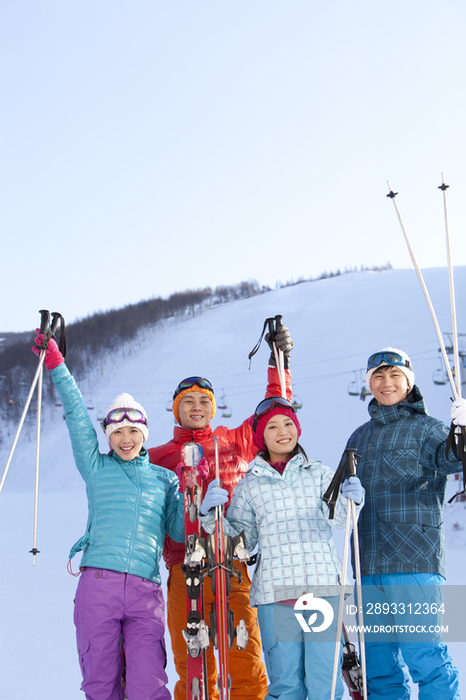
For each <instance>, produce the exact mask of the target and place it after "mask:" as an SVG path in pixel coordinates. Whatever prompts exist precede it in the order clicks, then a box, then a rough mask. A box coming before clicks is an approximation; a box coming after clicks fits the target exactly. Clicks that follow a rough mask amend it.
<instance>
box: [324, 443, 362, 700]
mask: <svg viewBox="0 0 466 700" xmlns="http://www.w3.org/2000/svg"><path fill="white" fill-rule="evenodd" d="M355 451H356V450H354V449H346V450H345V454H346V466H347V472H348V477H350V476H356V464H355V458H354V453H355ZM342 462H343V459H342ZM340 464H341V463H340ZM351 521H352V524H353V546H354V559H355V569H356V592H357V602H358V618H359V627H360V629H361V632H360V636H359V653H360V657H361V674H362V682H363V698H364V700H367V687H366V655H365V647H364V632H363V627H362V625H363V619H362V591H361V588H362V586H361V567H360V561H359V540H358V526H357V514H356V505H355V503H354V501H353V500H352V499H351V498H349V499H348V508H347V511H346V527H345V541H344V546H343V561H342V567H341V580H340V600H339V605H338V618H337V636H336V640H335V656H334V660H333V674H332V688H331V692H330V700H334V698H335V690H336V684H337V672H338V660H339V657H340V645H341V630H342V626H343V605H344V600H345V588H346V568H347V566H348V550H349V539H350V523H351Z"/></svg>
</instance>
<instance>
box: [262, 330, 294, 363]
mask: <svg viewBox="0 0 466 700" xmlns="http://www.w3.org/2000/svg"><path fill="white" fill-rule="evenodd" d="M265 340H266V341H267V344H268V346H269V347H270V349H271V351H272V353H271V355H270V359H269V366H270V367H276V366H277V363H276V361H275V355H274V352H273V344H274V343H275V347H276V348H277V350H281V351H282V352H283V360H284V365H285V369H288V368H289V365H290V352H291V350H293V341H292V340H291V335H290V331H289V330H288V328H287V327H286V326H283V325H282V324H281V323H279V324H277V328H276V331H275V332H274V333H273V335H272V334H271V333H267V335H266V336H265Z"/></svg>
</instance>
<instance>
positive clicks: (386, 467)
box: [347, 348, 466, 700]
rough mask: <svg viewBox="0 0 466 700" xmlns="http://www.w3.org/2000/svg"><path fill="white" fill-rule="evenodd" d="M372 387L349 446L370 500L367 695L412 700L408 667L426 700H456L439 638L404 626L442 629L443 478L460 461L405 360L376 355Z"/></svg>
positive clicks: (363, 539)
mask: <svg viewBox="0 0 466 700" xmlns="http://www.w3.org/2000/svg"><path fill="white" fill-rule="evenodd" d="M366 381H367V384H368V386H369V388H370V389H371V392H372V393H373V395H374V398H373V399H372V401H371V402H370V404H369V407H368V411H369V415H370V417H371V419H370V421H369V422H367V423H365V424H364V425H362V426H360V427H359V428H358V429H357V430H355V432H354V433H353V434H352V435H351V437H350V439H349V440H348V443H347V447H348V448H353V449H355V450H356V453H357V455H358V457H357V465H358V476H359V478H360V480H361V482H362V485H363V486H364V488H365V491H366V500H365V506H364V508H363V509H362V511H361V514H360V517H359V546H360V557H361V574H362V583H363V586H364V588H363V593H362V595H363V610H364V623H365V626H366V661H367V684H368V691H369V693H370V696H371V700H377V699H378V698H384V700H408V698H409V697H410V684H409V675H408V672H407V670H406V667H407V668H408V670H409V674H410V675H411V678H412V680H413V681H414V682H415V683H418V684H419V698H420V699H422V700H438V698H442V700H459V698H460V694H459V682H458V670H457V669H456V668H455V667H454V666H453V663H452V660H451V657H450V655H449V653H448V650H447V647H446V645H445V643H444V642H443V639H442V637H441V635H440V634H439V633H433V634H429V635H428V636H422V634H414V635H413V634H412V626H410V624H407V623H416V624H417V623H419V622H422V623H423V624H424V625H425V624H426V623H427V622H429V623H432V622H434V623H435V624H437V623H438V620H439V618H438V615H435V614H431V613H433V612H435V611H437V610H438V608H440V607H441V602H442V600H443V599H442V592H441V588H440V586H441V585H442V584H443V582H444V580H445V534H444V529H443V524H442V512H443V506H444V503H445V492H446V484H447V476H448V474H452V473H455V472H458V471H460V469H461V462H460V461H459V460H458V459H456V458H455V456H454V455H453V454H452V453H451V452H450V453H449V454H448V455H447V450H446V441H447V437H448V433H449V429H448V427H447V426H446V425H445V424H444V423H442V422H441V421H439V420H437V419H436V418H433V417H432V416H429V415H428V412H427V408H426V405H425V403H424V400H423V398H422V395H421V393H420V391H419V389H418V387H417V386H415V384H414V372H413V369H412V365H411V361H410V359H409V357H408V356H407V355H406V353H404V352H402V351H400V350H396V349H395V348H385V349H384V350H382V351H380V352H378V353H375V354H374V355H371V357H370V358H369V360H368V366H367V374H366ZM452 420H453V422H454V423H455V424H456V425H458V426H464V425H466V400H465V399H458V400H457V401H455V402H454V404H453V408H452ZM419 604H421V606H422V605H423V606H424V610H428V611H429V614H428V615H427V617H424V616H423V619H422V620H420V618H419V615H416V617H414V615H411V613H412V612H414V611H415V610H416V609H419ZM426 606H427V607H426ZM421 609H422V608H421ZM369 625H371V628H370V629H371V633H369V634H368V633H367V630H368V629H369V627H368V626H369ZM426 626H427V627H428V628H429V625H426ZM434 626H435V625H434ZM381 627H382V628H383V630H384V632H383V633H382V632H381ZM408 628H409V631H408ZM374 629H375V630H376V631H379V633H378V634H375V633H374ZM416 629H419V628H418V627H416ZM387 630H388V632H387Z"/></svg>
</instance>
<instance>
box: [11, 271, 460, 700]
mask: <svg viewBox="0 0 466 700" xmlns="http://www.w3.org/2000/svg"><path fill="white" fill-rule="evenodd" d="M424 274H425V280H426V284H427V287H428V289H429V292H430V295H431V298H432V301H433V304H434V307H435V309H436V311H437V314H438V316H439V322H440V326H441V328H442V330H444V331H449V329H450V328H451V321H450V303H449V297H448V278H447V272H446V269H443V268H442V269H432V270H426V271H425V273H424ZM455 285H456V296H457V299H458V300H464V299H465V298H466V268H465V267H462V268H458V269H457V270H455ZM458 306H459V308H458V328H459V331H460V333H461V332H465V333H466V309H465V307H464V304H463V305H461V306H460V305H459V304H458ZM35 307H36V304H35V303H34V304H33V305H32V307H31V328H32V327H34V325H35V323H36V318H35ZM38 308H39V306H38ZM277 313H281V314H283V317H284V322H285V323H286V324H287V325H288V327H289V328H290V331H291V334H292V337H293V340H294V344H295V348H294V350H293V352H292V366H291V369H292V374H293V381H294V388H295V393H296V394H297V395H298V396H299V398H300V399H301V400H302V403H303V408H302V409H301V411H300V413H299V418H300V421H301V425H302V428H303V436H302V439H301V442H302V444H303V445H304V447H305V449H306V451H307V453H308V454H309V456H310V457H313V458H315V459H320V460H322V461H323V462H324V463H326V464H328V465H329V466H331V467H332V468H336V466H337V464H338V461H339V459H340V456H341V453H342V450H343V448H344V446H345V443H346V439H347V437H348V436H349V434H350V433H351V431H352V430H353V429H354V428H355V427H357V426H358V425H360V424H361V423H362V422H364V421H365V420H366V419H367V417H368V416H367V403H368V401H366V402H363V401H361V400H359V398H358V397H354V396H350V395H349V394H348V391H347V389H348V386H349V385H350V384H351V383H352V382H354V381H355V380H356V379H358V378H359V372H360V370H362V368H363V367H364V365H365V361H366V359H367V357H368V355H369V354H370V353H371V352H373V351H376V350H379V349H381V348H382V347H385V346H389V345H390V346H395V347H400V348H403V349H404V350H406V351H407V352H408V354H409V355H410V356H411V359H412V360H413V364H414V370H415V373H416V383H417V384H418V385H419V386H420V388H421V391H422V392H423V394H424V396H425V398H426V401H427V405H428V406H429V409H430V412H431V413H432V414H433V415H435V416H437V417H438V418H441V419H442V420H444V421H445V422H447V423H448V422H449V411H450V400H449V397H450V394H451V392H450V389H449V387H448V386H437V385H434V383H433V382H432V376H433V373H434V372H435V370H437V369H439V368H440V366H441V365H440V360H439V357H440V355H439V352H438V343H437V340H436V337H435V333H434V329H433V325H432V322H431V319H430V316H429V313H428V310H427V305H426V303H425V300H424V298H423V295H422V292H421V290H420V286H419V283H418V280H417V277H416V274H415V273H414V272H413V271H410V270H392V271H386V272H383V273H378V272H365V273H353V274H348V275H342V276H340V277H335V278H332V279H328V280H320V281H317V282H308V283H303V284H300V285H296V286H294V287H287V288H284V289H280V290H276V291H271V292H268V293H266V294H263V295H260V296H256V297H253V298H250V299H247V300H242V301H238V302H234V303H230V304H228V305H224V306H221V307H219V308H216V309H213V310H210V311H206V312H205V313H203V314H201V315H199V316H196V317H195V318H189V319H187V320H184V321H167V322H166V323H165V324H164V325H163V326H159V327H157V328H155V329H153V330H150V331H145V332H144V333H143V334H141V337H140V338H139V340H138V342H137V343H134V344H133V345H132V346H131V347H130V348H126V349H125V350H124V351H122V352H121V353H120V354H118V355H115V356H112V357H111V358H108V359H107V360H106V361H105V362H103V363H99V365H98V366H95V367H93V368H90V371H89V376H88V377H87V379H86V381H84V382H81V389H82V391H83V394H84V396H85V398H86V402H87V404H88V405H89V406H93V409H92V415H93V416H94V420H95V422H96V426H97V417H98V416H99V415H101V414H103V413H104V412H105V410H106V408H107V407H108V405H109V404H110V403H111V401H112V399H113V398H114V396H115V395H116V394H117V393H120V392H121V391H127V392H129V393H132V394H133V395H134V396H135V397H136V398H137V400H138V401H140V402H141V403H142V404H143V405H144V406H145V408H146V410H147V411H148V414H149V419H150V435H149V440H148V445H149V446H152V445H156V444H160V443H163V442H166V441H167V440H168V439H169V438H170V437H171V433H172V429H173V417H172V415H171V413H170V412H168V411H167V410H166V404H167V402H168V401H169V400H170V398H171V395H172V392H173V389H174V387H175V386H176V384H177V383H178V381H179V380H180V379H182V378H183V377H186V376H189V375H192V374H201V375H204V376H206V377H208V378H209V379H210V380H211V381H212V382H213V384H214V387H215V388H216V395H217V397H218V398H221V397H222V395H223V394H224V396H225V400H226V403H227V404H228V406H229V408H230V409H231V412H232V415H231V418H223V417H222V411H221V410H219V411H218V413H217V415H216V417H215V419H214V425H216V424H220V423H223V424H226V425H228V426H230V427H235V426H237V425H239V424H240V423H241V421H242V420H243V419H244V418H246V417H247V416H248V415H250V413H252V411H253V410H254V408H255V406H256V404H257V403H258V402H259V401H260V399H261V398H262V397H263V393H264V388H265V377H266V364H267V359H268V348H267V346H265V345H264V346H263V347H261V349H260V351H259V353H258V354H257V355H256V356H255V357H254V359H253V361H252V367H251V369H250V370H249V369H248V364H249V363H248V359H247V356H248V352H249V351H250V350H251V349H252V347H253V346H254V345H255V343H256V341H257V339H258V337H259V334H260V331H261V329H262V324H263V321H264V319H265V318H266V317H267V316H271V315H272V316H273V315H275V314H277ZM465 340H466V338H465ZM447 344H448V341H447ZM72 352H73V349H72V347H71V348H69V354H70V355H71V354H72ZM31 379H32V377H31ZM3 428H4V430H3V435H4V438H5V442H4V447H3V450H2V451H0V472H1V473H3V468H4V465H5V463H6V460H7V456H8V452H9V449H10V446H11V442H12V440H13V434H14V431H15V429H16V426H9V428H8V427H7V426H3ZM8 430H9V435H8ZM97 430H98V433H99V435H100V436H101V439H102V443H101V445H102V450H105V449H106V443H105V439H104V436H103V433H102V432H101V429H100V427H98V426H97ZM34 461H35V443H34V435H33V434H31V431H24V433H23V434H22V436H21V438H20V441H19V444H18V447H17V450H16V453H15V457H14V459H13V462H12V465H11V468H10V472H9V474H8V477H7V480H6V483H5V487H4V490H3V492H2V493H1V494H0V560H1V562H2V567H1V570H0V667H1V678H2V692H1V696H2V698H4V699H5V700H30V698H31V696H32V695H33V697H34V698H35V700H45V699H46V698H47V699H49V698H60V699H61V700H78V699H79V698H82V693H81V692H80V690H79V685H80V672H79V667H78V660H77V655H76V651H75V643H74V626H73V621H72V614H73V594H74V590H75V586H76V580H75V579H74V578H73V577H72V576H70V575H69V574H68V573H67V572H66V564H67V556H68V552H69V549H70V547H71V545H72V544H73V543H74V542H75V541H76V540H77V539H78V537H79V536H80V535H81V534H82V532H83V530H84V527H85V523H86V514H87V513H86V500H85V493H84V485H83V482H82V481H81V479H80V477H79V475H78V473H77V471H76V469H75V468H74V463H73V458H72V454H71V449H70V445H69V440H68V434H67V430H66V426H65V423H64V421H63V419H62V415H61V409H60V407H54V408H53V409H52V410H49V409H47V410H46V411H45V412H44V426H43V431H42V439H41V489H40V509H39V535H38V548H39V549H40V551H41V553H40V554H39V555H38V556H37V564H36V566H35V567H33V566H32V556H31V554H30V553H29V550H30V549H31V547H32V542H33V539H32V537H33V492H34ZM456 485H457V484H456ZM449 487H450V488H451V489H453V490H454V489H455V484H454V483H453V482H452V483H451V484H450V485H449ZM464 506H465V504H464V503H456V504H454V505H452V506H448V508H447V509H446V513H445V522H446V524H447V537H448V562H447V567H448V568H447V571H448V575H449V579H448V580H449V583H456V584H460V583H462V582H463V580H464V577H465V573H466V563H465V562H464V551H465V547H466V535H465V532H466V530H465V529H461V528H462V527H466V525H464V523H465V517H464V516H465V510H464ZM78 563H79V561H78V559H76V560H75V561H74V562H73V566H74V569H75V570H76V569H77V568H78ZM465 639H466V637H465ZM451 650H452V652H453V655H454V658H455V661H456V663H457V664H458V665H460V667H461V666H463V668H464V670H465V671H466V661H463V658H465V653H464V652H465V651H466V644H459V643H458V644H455V645H452V646H451ZM169 664H170V673H171V677H172V678H174V674H173V667H172V665H171V662H170V661H169Z"/></svg>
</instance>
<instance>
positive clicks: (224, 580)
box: [181, 438, 249, 700]
mask: <svg viewBox="0 0 466 700" xmlns="http://www.w3.org/2000/svg"><path fill="white" fill-rule="evenodd" d="M214 440H215V465H216V478H217V479H219V460H218V442H217V438H214ZM181 456H182V461H183V463H184V467H183V469H182V472H181V486H182V491H183V499H184V514H185V538H186V550H185V560H184V565H183V573H184V575H185V578H186V593H187V623H186V629H185V630H183V637H184V640H185V642H186V645H187V679H186V685H187V700H207V698H208V688H207V660H206V652H207V649H208V648H209V646H210V640H212V642H213V644H214V647H215V649H216V650H217V652H218V669H219V674H218V683H217V686H218V690H219V694H220V700H229V698H230V689H231V680H230V674H229V672H228V651H229V649H231V646H232V644H233V641H234V639H235V637H236V646H237V648H238V649H244V648H245V647H246V644H247V642H248V633H247V629H246V625H245V623H244V620H240V621H239V624H238V626H237V628H236V629H235V623H234V615H233V612H232V611H231V610H230V607H229V605H228V596H229V593H230V587H231V577H232V576H236V577H237V578H238V581H239V582H241V573H240V572H239V571H238V570H237V569H234V568H233V557H234V556H235V557H237V558H238V559H239V560H240V561H247V560H248V559H249V552H248V551H247V550H246V548H245V546H244V536H243V534H242V533H241V534H240V535H238V536H237V537H228V536H227V535H225V534H224V532H223V507H222V506H217V507H216V508H215V532H214V533H213V534H212V535H209V536H208V537H206V538H203V537H201V526H200V523H199V520H198V515H199V509H200V506H201V502H202V479H201V477H200V475H199V474H198V471H197V468H196V467H197V465H198V464H199V462H200V460H201V459H202V447H201V445H199V444H198V443H196V442H190V443H186V444H185V445H183V447H182V451H181ZM206 576H209V577H210V579H211V586H212V592H213V594H214V599H215V605H214V607H213V609H212V611H211V614H210V619H209V625H210V629H209V628H208V627H207V624H206V622H205V619H204V579H205V577H206Z"/></svg>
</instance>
